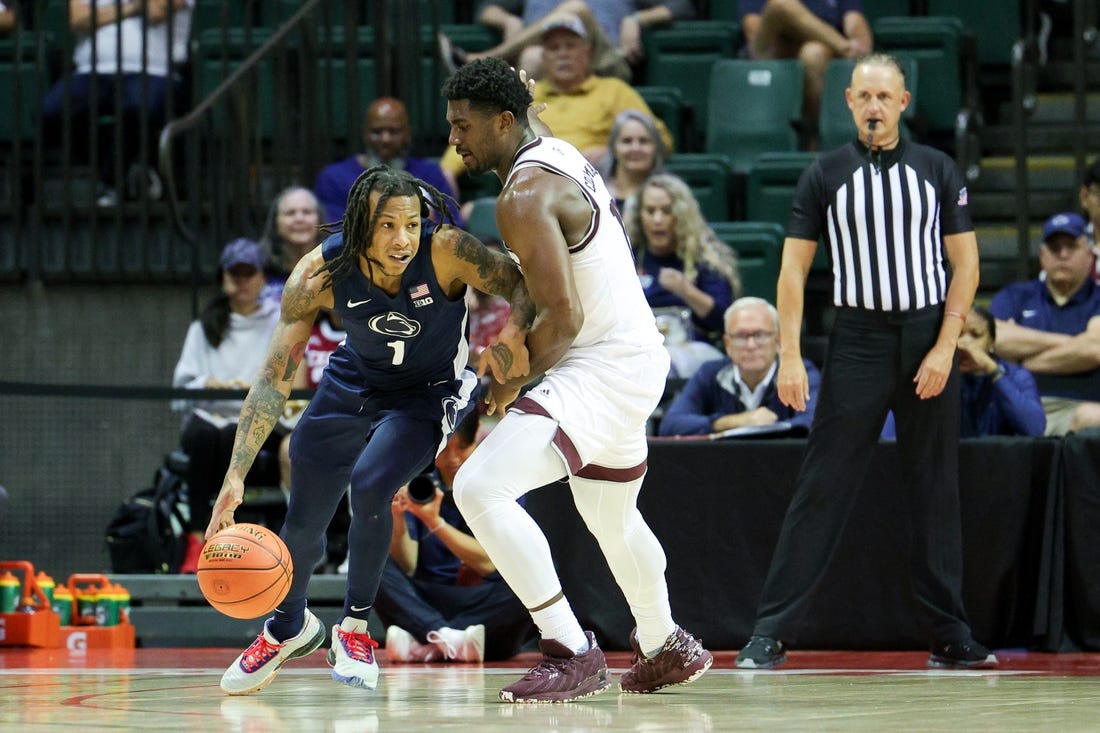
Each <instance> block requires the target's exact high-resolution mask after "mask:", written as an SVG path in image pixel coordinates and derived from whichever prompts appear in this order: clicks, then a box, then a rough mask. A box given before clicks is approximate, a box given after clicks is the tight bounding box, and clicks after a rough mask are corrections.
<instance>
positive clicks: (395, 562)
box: [375, 410, 535, 662]
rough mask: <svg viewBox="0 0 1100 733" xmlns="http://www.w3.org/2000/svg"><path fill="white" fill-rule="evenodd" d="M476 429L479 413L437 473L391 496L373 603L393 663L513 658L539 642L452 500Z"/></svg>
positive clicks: (453, 441) (458, 433) (457, 434)
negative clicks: (388, 533)
mask: <svg viewBox="0 0 1100 733" xmlns="http://www.w3.org/2000/svg"><path fill="white" fill-rule="evenodd" d="M478 425H479V418H478V413H477V411H476V410H475V411H473V412H471V413H470V414H469V415H468V416H467V417H466V418H465V419H464V420H463V421H462V422H461V423H460V424H459V426H458V427H457V428H456V429H455V431H454V433H452V434H451V437H450V439H449V440H448V441H447V445H446V447H445V448H444V449H443V451H442V452H441V453H440V454H439V455H438V456H436V458H435V471H434V473H430V474H425V475H422V476H419V477H417V478H416V479H414V481H416V482H418V485H417V486H418V487H419V488H417V487H402V488H401V489H400V490H399V491H398V492H397V494H396V495H395V496H394V498H393V503H392V510H393V539H392V541H391V543H390V556H389V560H388V561H387V562H386V569H385V571H384V572H383V573H382V584H381V586H380V587H379V589H378V598H377V601H376V603H375V610H376V611H377V612H378V617H379V618H380V619H381V620H382V622H383V623H385V624H386V626H387V629H386V657H387V658H388V659H389V660H390V661H391V662H442V661H446V662H480V661H483V660H490V661H492V660H498V659H508V658H510V657H513V656H515V655H516V653H517V652H518V651H519V649H520V647H521V646H522V645H523V643H524V642H525V641H527V640H528V639H530V638H531V637H532V636H534V633H535V625H534V623H533V622H532V621H531V616H530V614H528V613H527V609H526V608H524V607H523V604H522V603H520V600H519V599H518V598H517V597H516V594H515V593H513V592H512V590H511V589H510V588H509V587H508V584H507V583H505V582H504V580H503V578H501V577H500V573H498V572H497V571H496V566H495V565H493V561H492V560H490V559H489V556H488V554H486V552H485V549H484V548H483V547H482V546H481V543H480V542H478V541H477V540H476V539H474V537H473V533H472V532H471V531H470V528H469V527H468V526H467V525H466V520H465V519H463V517H462V514H461V513H460V512H459V511H458V507H456V506H455V503H454V497H453V495H452V494H451V484H452V483H453V482H454V476H455V473H457V472H458V469H459V466H461V465H462V464H463V463H465V462H466V459H467V458H469V457H470V454H471V453H473V451H474V448H476V447H477V443H478V437H477V436H478ZM437 485H438V488H437ZM518 501H519V502H520V504H523V497H520V498H519V500H518Z"/></svg>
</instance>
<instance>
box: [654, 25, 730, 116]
mask: <svg viewBox="0 0 1100 733" xmlns="http://www.w3.org/2000/svg"><path fill="white" fill-rule="evenodd" d="M740 38H741V34H740V31H739V30H738V27H737V24H735V23H727V22H720V21H706V20H698V21H677V22H675V23H672V24H671V25H668V26H665V27H663V28H656V29H650V30H646V31H645V32H644V33H643V34H642V42H643V44H644V46H645V54H646V60H645V71H644V75H643V80H644V82H645V86H671V87H676V88H677V89H679V90H680V91H681V92H682V93H683V96H684V105H685V107H686V108H687V109H688V110H689V114H690V115H691V116H692V118H693V119H694V120H695V123H696V126H697V127H701V126H702V125H704V124H706V121H707V104H708V95H709V94H710V72H711V67H712V66H714V62H715V61H718V60H719V59H729V58H733V57H734V56H736V55H737V48H738V46H739V45H740Z"/></svg>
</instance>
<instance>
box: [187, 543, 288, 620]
mask: <svg viewBox="0 0 1100 733" xmlns="http://www.w3.org/2000/svg"><path fill="white" fill-rule="evenodd" d="M198 576H199V589H200V590H201V591H202V594H203V596H204V597H205V598H206V600H207V601H209V602H210V605H211V606H213V607H214V608H216V609H218V610H219V611H221V612H222V613H224V614H225V615H226V616H232V617H233V618H258V617H260V616H264V615H266V614H269V613H271V612H272V611H273V610H274V609H275V607H276V606H278V605H279V604H280V603H281V602H282V600H283V599H284V598H286V594H287V593H288V592H289V591H290V581H291V579H292V578H293V577H294V563H293V562H292V561H291V559H290V551H289V550H287V547H286V545H285V544H284V543H283V540H282V538H280V537H279V535H278V534H276V533H275V532H274V531H272V530H270V529H268V528H267V527H261V526H260V525H258V524H244V523H242V524H234V525H233V526H231V527H226V528H225V529H223V530H221V531H220V532H218V533H217V534H215V535H214V536H213V537H211V538H210V539H209V540H207V542H206V544H205V545H204V546H203V548H202V555H201V556H200V557H199V570H198Z"/></svg>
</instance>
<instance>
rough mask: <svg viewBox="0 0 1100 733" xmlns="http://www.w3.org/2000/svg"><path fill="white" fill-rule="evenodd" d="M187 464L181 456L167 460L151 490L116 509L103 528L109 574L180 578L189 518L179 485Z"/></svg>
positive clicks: (183, 485)
mask: <svg viewBox="0 0 1100 733" xmlns="http://www.w3.org/2000/svg"><path fill="white" fill-rule="evenodd" d="M181 459H182V460H181ZM186 461H187V456H186V455H184V454H180V453H178V452H177V453H173V454H171V455H170V456H169V457H168V459H167V460H166V462H165V465H163V466H161V467H160V468H158V469H157V471H156V473H155V474H153V485H152V486H150V487H148V488H145V489H142V490H141V491H139V492H137V493H136V494H134V495H133V496H131V497H130V498H129V499H127V500H126V501H124V502H122V504H121V505H119V507H118V511H117V512H115V516H114V519H112V520H111V522H110V524H108V525H107V550H108V552H109V553H110V555H111V570H112V571H113V572H115V573H178V572H179V568H180V563H181V562H182V561H183V555H184V551H185V550H186V548H187V529H188V525H189V520H190V515H191V511H190V508H189V507H188V504H187V483H186V482H185V481H184V479H183V476H184V475H185V474H186ZM181 464H182V465H181ZM181 468H182V470H181Z"/></svg>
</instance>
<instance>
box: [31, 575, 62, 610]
mask: <svg viewBox="0 0 1100 733" xmlns="http://www.w3.org/2000/svg"><path fill="white" fill-rule="evenodd" d="M34 582H35V583H37V584H38V587H39V588H41V589H42V595H44V596H46V605H47V606H53V594H54V593H55V592H56V587H57V583H55V582H54V580H53V578H51V577H50V576H48V575H46V573H44V572H43V571H41V570H39V571H38V575H37V576H35V578H34Z"/></svg>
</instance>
